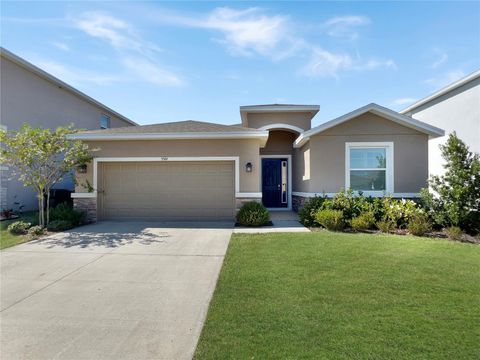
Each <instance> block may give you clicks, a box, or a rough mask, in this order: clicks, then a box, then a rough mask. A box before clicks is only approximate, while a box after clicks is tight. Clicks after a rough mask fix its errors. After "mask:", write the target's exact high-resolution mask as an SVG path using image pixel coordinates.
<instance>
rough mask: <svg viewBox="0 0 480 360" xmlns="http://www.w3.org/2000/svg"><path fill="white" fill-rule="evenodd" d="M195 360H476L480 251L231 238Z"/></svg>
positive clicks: (394, 239) (350, 238) (363, 241)
mask: <svg viewBox="0 0 480 360" xmlns="http://www.w3.org/2000/svg"><path fill="white" fill-rule="evenodd" d="M195 358H196V359H229V358H230V359H231V358H235V359H267V358H269V359H335V360H336V359H382V360H384V359H395V360H397V359H449V360H460V359H479V358H480V246H478V245H471V244H463V243H455V242H450V241H447V240H437V239H427V238H416V237H407V236H394V235H371V234H342V233H331V232H327V231H321V232H315V233H304V234H293V233H290V234H278V233H277V234H262V235H247V234H242V235H239V234H237V235H234V236H233V237H232V240H231V242H230V246H229V249H228V253H227V256H226V259H225V263H224V265H223V269H222V272H221V275H220V278H219V281H218V284H217V288H216V290H215V294H214V297H213V299H212V302H211V304H210V308H209V312H208V315H207V321H206V324H205V327H204V329H203V332H202V335H201V337H200V341H199V344H198V347H197V351H196V354H195Z"/></svg>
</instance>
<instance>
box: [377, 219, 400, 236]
mask: <svg viewBox="0 0 480 360" xmlns="http://www.w3.org/2000/svg"><path fill="white" fill-rule="evenodd" d="M376 225H377V227H378V229H379V230H380V231H381V232H383V233H386V234H388V233H391V232H393V230H395V228H396V226H395V224H394V223H393V222H392V221H391V220H380V221H377V224H376Z"/></svg>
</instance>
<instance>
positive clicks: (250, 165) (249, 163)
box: [245, 162, 253, 173]
mask: <svg viewBox="0 0 480 360" xmlns="http://www.w3.org/2000/svg"><path fill="white" fill-rule="evenodd" d="M252 170H253V164H252V163H251V162H247V163H246V164H245V171H246V172H248V173H250V172H252Z"/></svg>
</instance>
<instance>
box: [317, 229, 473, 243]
mask: <svg viewBox="0 0 480 360" xmlns="http://www.w3.org/2000/svg"><path fill="white" fill-rule="evenodd" d="M310 230H311V231H323V230H324V229H323V228H321V227H311V228H310ZM343 232H345V233H356V232H361V233H366V234H382V232H381V231H380V230H362V231H355V230H353V229H350V228H348V229H345V230H344V231H343ZM392 234H395V235H411V234H409V232H408V231H407V230H406V229H396V230H395V231H394V232H393V233H392ZM423 237H429V238H436V239H446V240H451V241H460V242H464V243H469V244H480V235H477V236H472V235H468V234H462V237H461V238H460V239H458V240H457V239H450V238H449V237H448V236H447V234H445V233H444V232H442V231H432V232H429V233H427V234H425V235H423Z"/></svg>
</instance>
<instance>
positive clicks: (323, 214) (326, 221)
mask: <svg viewBox="0 0 480 360" xmlns="http://www.w3.org/2000/svg"><path fill="white" fill-rule="evenodd" d="M315 219H316V220H317V222H318V223H319V224H320V225H322V226H323V227H325V228H326V229H328V230H332V231H340V230H343V228H344V227H345V222H344V220H343V212H342V211H340V210H331V209H325V210H319V211H317V214H316V216H315Z"/></svg>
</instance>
